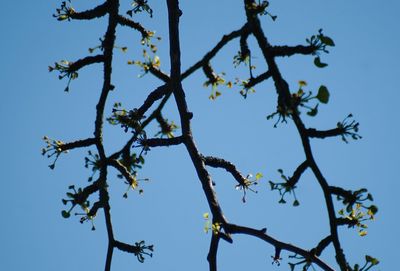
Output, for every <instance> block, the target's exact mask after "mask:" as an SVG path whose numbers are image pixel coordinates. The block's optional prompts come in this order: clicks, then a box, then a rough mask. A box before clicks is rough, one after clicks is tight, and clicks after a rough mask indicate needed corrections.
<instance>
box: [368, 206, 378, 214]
mask: <svg viewBox="0 0 400 271" xmlns="http://www.w3.org/2000/svg"><path fill="white" fill-rule="evenodd" d="M369 209H370V210H371V212H372V213H373V214H376V213H377V212H378V207H376V206H375V205H371V206H370V207H369Z"/></svg>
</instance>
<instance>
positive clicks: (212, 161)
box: [202, 156, 246, 185]
mask: <svg viewBox="0 0 400 271" xmlns="http://www.w3.org/2000/svg"><path fill="white" fill-rule="evenodd" d="M202 158H203V161H204V163H205V164H206V165H207V166H210V167H215V168H224V169H225V170H226V171H228V172H229V173H231V174H232V176H233V177H234V178H235V180H236V181H237V182H238V183H239V184H241V185H245V183H246V178H245V177H243V175H242V174H241V173H240V172H239V171H238V170H237V169H236V166H235V165H234V164H232V163H231V162H229V161H226V160H224V159H221V158H216V157H213V156H203V157H202Z"/></svg>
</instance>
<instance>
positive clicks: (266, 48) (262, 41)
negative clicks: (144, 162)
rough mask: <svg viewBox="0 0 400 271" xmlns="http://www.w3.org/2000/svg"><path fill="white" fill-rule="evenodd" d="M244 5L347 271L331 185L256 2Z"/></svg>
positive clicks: (252, 1) (339, 262) (338, 253)
mask: <svg viewBox="0 0 400 271" xmlns="http://www.w3.org/2000/svg"><path fill="white" fill-rule="evenodd" d="M244 3H245V8H246V16H247V20H248V22H249V25H250V27H251V29H252V33H253V35H254V37H255V38H256V40H257V43H258V45H259V47H260V49H261V51H262V53H263V56H264V58H265V60H266V62H267V64H268V68H269V71H270V72H271V74H272V78H273V80H274V82H275V87H276V90H277V93H278V105H279V106H281V107H282V108H286V109H290V111H291V112H292V113H291V116H292V118H293V121H294V123H295V125H296V128H297V130H298V132H299V134H300V137H301V140H302V144H303V148H304V152H305V155H306V159H307V161H308V163H309V166H310V168H311V170H312V171H313V173H314V175H315V177H316V179H317V180H318V182H319V184H320V186H321V189H322V191H323V194H324V198H325V203H326V207H327V210H328V217H329V225H330V232H331V236H332V242H333V245H334V248H335V252H336V261H337V263H338V264H339V266H340V269H341V270H342V271H346V270H347V269H348V264H347V261H346V258H345V256H344V254H343V250H342V248H341V244H340V241H339V235H338V230H337V222H336V215H335V208H334V205H333V201H332V197H331V194H330V192H329V185H328V183H327V182H326V180H325V178H324V177H323V175H322V173H321V171H320V170H319V168H318V165H317V164H316V162H315V160H314V157H313V154H312V150H311V145H310V142H309V138H308V136H307V131H306V129H305V127H304V124H303V122H302V120H301V118H300V116H299V114H298V111H297V108H296V107H295V106H294V105H293V104H292V99H291V98H290V97H291V95H290V91H289V85H288V84H287V82H286V81H285V80H284V79H283V77H282V75H281V73H280V71H279V68H278V66H277V64H276V62H275V58H274V54H273V52H271V45H270V44H269V43H268V40H267V38H266V36H265V34H264V33H263V31H262V28H261V24H260V21H259V19H258V17H257V14H255V13H254V11H252V10H251V9H250V8H248V7H250V6H252V5H254V4H255V2H254V0H244Z"/></svg>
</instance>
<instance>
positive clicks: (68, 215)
mask: <svg viewBox="0 0 400 271" xmlns="http://www.w3.org/2000/svg"><path fill="white" fill-rule="evenodd" d="M61 215H62V217H64V218H68V217H70V216H71V214H70V213H69V212H67V211H65V210H62V212H61Z"/></svg>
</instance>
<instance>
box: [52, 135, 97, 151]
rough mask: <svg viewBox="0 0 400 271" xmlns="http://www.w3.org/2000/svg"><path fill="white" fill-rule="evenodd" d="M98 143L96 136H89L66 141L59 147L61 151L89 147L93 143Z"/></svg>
mask: <svg viewBox="0 0 400 271" xmlns="http://www.w3.org/2000/svg"><path fill="white" fill-rule="evenodd" d="M94 144H96V139H95V138H87V139H83V140H77V141H74V142H70V143H65V144H62V145H59V148H60V149H61V150H60V152H62V151H68V150H72V149H76V148H84V147H89V146H91V145H94Z"/></svg>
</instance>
